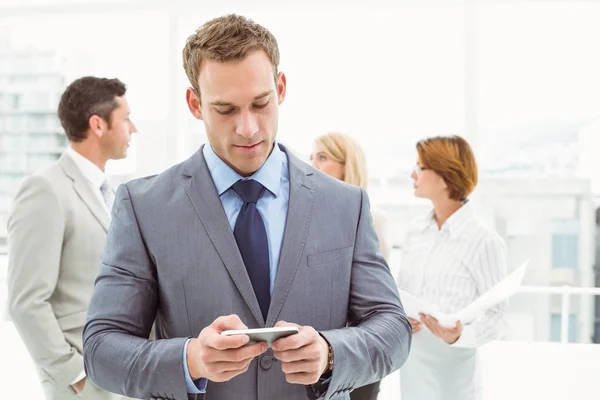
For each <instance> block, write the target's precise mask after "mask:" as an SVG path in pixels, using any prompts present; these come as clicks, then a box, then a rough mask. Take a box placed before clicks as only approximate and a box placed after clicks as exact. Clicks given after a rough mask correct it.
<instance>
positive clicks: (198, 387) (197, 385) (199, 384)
mask: <svg viewBox="0 0 600 400" xmlns="http://www.w3.org/2000/svg"><path fill="white" fill-rule="evenodd" d="M190 340H192V339H188V340H186V341H185V345H184V346H183V373H184V374H185V388H186V390H187V392H188V393H191V394H198V393H201V394H202V393H206V385H208V379H206V378H200V379H196V380H193V379H192V377H191V376H190V371H189V370H188V366H187V346H188V343H189V342H190Z"/></svg>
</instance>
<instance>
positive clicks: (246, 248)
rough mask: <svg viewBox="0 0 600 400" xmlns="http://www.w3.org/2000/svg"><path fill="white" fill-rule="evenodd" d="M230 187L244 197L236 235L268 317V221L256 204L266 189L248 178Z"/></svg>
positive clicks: (269, 279) (236, 226) (269, 294)
mask: <svg viewBox="0 0 600 400" xmlns="http://www.w3.org/2000/svg"><path fill="white" fill-rule="evenodd" d="M231 188H232V189H233V190H234V191H235V192H236V193H237V194H238V196H240V197H241V198H242V200H243V201H244V204H243V205H242V209H241V210H240V213H239V215H238V217H237V220H236V221H235V228H234V229H233V236H234V237H235V241H236V242H237V245H238V248H239V249H240V253H241V254H242V259H243V260H244V265H245V266H246V270H247V271H248V276H249V277H250V282H252V286H253V287H254V293H255V294H256V298H257V299H258V304H259V305H260V311H261V312H262V315H263V317H264V319H265V321H266V320H267V314H268V312H269V304H271V278H270V273H269V271H270V269H269V241H268V239H267V230H266V229H265V224H264V222H263V219H262V217H261V216H260V213H259V212H258V210H257V208H256V202H257V201H258V199H259V198H260V196H262V194H263V193H264V191H265V187H264V186H263V185H261V184H260V183H259V182H257V181H255V180H252V179H249V180H240V181H237V182H236V183H234V184H233V186H232V187H231Z"/></svg>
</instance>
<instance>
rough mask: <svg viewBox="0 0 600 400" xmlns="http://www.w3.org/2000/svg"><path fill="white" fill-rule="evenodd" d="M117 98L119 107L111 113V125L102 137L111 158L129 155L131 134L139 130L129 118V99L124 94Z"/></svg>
mask: <svg viewBox="0 0 600 400" xmlns="http://www.w3.org/2000/svg"><path fill="white" fill-rule="evenodd" d="M115 99H116V101H117V104H118V107H117V108H115V109H114V110H113V111H112V113H111V114H110V126H109V127H108V129H107V130H106V131H104V133H103V134H102V137H101V138H100V142H101V147H102V151H103V153H104V154H105V155H106V157H107V158H108V159H109V160H119V159H122V158H125V157H127V149H128V148H129V142H130V141H131V135H132V134H133V133H135V132H137V128H136V127H135V125H134V124H133V122H132V121H131V120H130V119H129V104H128V103H127V99H126V98H125V97H124V96H123V97H116V98H115Z"/></svg>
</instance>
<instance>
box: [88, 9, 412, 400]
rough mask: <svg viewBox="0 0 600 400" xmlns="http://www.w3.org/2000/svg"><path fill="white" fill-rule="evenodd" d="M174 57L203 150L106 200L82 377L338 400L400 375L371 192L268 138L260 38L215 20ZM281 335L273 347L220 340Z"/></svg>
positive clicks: (272, 55) (112, 385) (188, 392)
mask: <svg viewBox="0 0 600 400" xmlns="http://www.w3.org/2000/svg"><path fill="white" fill-rule="evenodd" d="M183 55H184V57H183V58H184V65H185V70H186V73H187V75H188V78H189V80H190V83H191V86H192V87H191V88H189V89H188V90H187V94H186V98H187V103H188V106H189V109H190V111H191V112H192V114H193V115H194V116H195V117H196V118H198V119H200V120H203V121H204V125H205V127H206V133H207V136H208V141H209V143H208V144H206V145H204V146H203V147H202V148H201V149H200V150H199V151H198V152H197V153H196V154H194V155H193V156H191V157H190V158H189V159H188V160H186V161H184V162H183V163H181V164H178V165H175V166H174V167H172V168H170V169H168V170H167V171H165V172H163V173H162V174H160V175H157V176H153V177H148V178H144V179H140V180H135V181H132V182H129V183H127V184H125V185H122V186H121V187H120V188H119V190H118V191H117V200H116V203H115V208H114V210H113V223H112V225H111V228H110V231H109V234H108V240H107V246H106V251H105V254H104V261H103V263H102V264H101V266H100V274H99V277H98V279H97V281H96V286H95V289H94V294H93V296H92V300H91V304H90V308H89V314H88V322H87V324H86V327H85V330H84V360H85V365H86V371H87V373H88V375H89V377H90V379H91V380H92V381H93V382H94V383H96V384H97V385H98V386H99V387H102V388H104V389H106V390H109V391H112V392H118V393H122V394H126V395H128V396H132V397H139V398H144V399H148V398H150V399H178V400H186V399H247V400H275V399H278V400H279V399H286V400H299V399H306V398H327V399H329V398H334V397H339V398H344V399H348V398H349V393H350V391H351V390H352V389H353V388H355V387H359V386H364V385H366V384H368V383H370V382H374V381H377V380H380V379H382V378H383V377H384V376H386V375H387V374H389V373H391V372H392V371H394V370H396V369H398V368H399V367H400V366H401V365H402V364H403V363H404V361H405V360H406V358H407V356H408V353H409V348H410V341H411V328H410V324H409V322H408V320H407V318H406V316H405V313H404V310H403V308H402V305H401V303H400V299H399V296H398V292H397V290H396V287H395V283H394V280H393V278H392V276H391V275H390V271H389V268H388V266H387V264H386V262H385V261H384V258H383V256H382V255H381V253H380V252H379V250H378V249H379V246H378V241H377V236H376V234H375V231H374V229H373V225H372V220H371V216H370V212H369V201H368V198H367V195H366V193H365V192H364V191H363V190H362V189H361V188H359V187H356V186H351V185H347V184H345V183H342V182H340V181H338V180H335V179H332V178H329V177H328V176H326V175H324V174H322V173H320V172H319V171H317V170H315V169H314V168H312V167H311V166H309V165H307V164H305V163H304V162H301V161H300V160H298V159H297V158H296V157H294V155H293V154H292V153H291V152H290V151H289V150H288V149H287V148H286V147H284V146H282V145H280V144H278V143H277V142H276V140H275V138H276V133H277V124H278V109H279V105H280V104H281V103H282V102H283V100H284V98H285V94H286V77H285V75H284V74H283V73H281V72H278V64H279V51H278V48H277V42H276V40H275V38H274V37H273V35H272V34H271V33H270V32H269V31H268V30H267V29H265V28H263V27H262V26H260V25H258V24H256V23H254V22H252V21H250V20H247V19H245V18H243V17H240V16H236V15H229V16H225V17H221V18H217V19H214V20H211V21H209V22H207V23H206V24H204V25H203V26H202V27H201V28H199V29H198V30H197V31H196V32H195V33H194V34H192V35H191V36H190V37H189V38H188V41H187V43H186V46H185V48H184V51H183ZM155 319H156V335H157V339H159V340H156V341H154V342H150V341H148V340H147V339H145V338H146V337H147V335H148V332H149V330H150V328H151V326H152V323H153V321H155ZM291 325H293V326H298V327H299V333H298V334H295V335H292V336H289V337H287V338H283V339H279V340H277V341H275V342H274V343H273V344H272V347H271V348H268V346H267V345H266V343H264V342H261V343H255V344H249V343H248V341H249V338H248V336H246V335H239V336H233V337H225V336H222V335H220V333H221V332H222V331H224V330H228V329H244V328H247V327H249V328H259V327H271V326H291Z"/></svg>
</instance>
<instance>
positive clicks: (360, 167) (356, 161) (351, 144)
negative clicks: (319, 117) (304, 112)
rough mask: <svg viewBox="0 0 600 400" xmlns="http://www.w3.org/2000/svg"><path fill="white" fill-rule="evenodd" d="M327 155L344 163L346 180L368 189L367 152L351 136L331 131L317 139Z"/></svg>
mask: <svg viewBox="0 0 600 400" xmlns="http://www.w3.org/2000/svg"><path fill="white" fill-rule="evenodd" d="M315 142H316V143H318V144H320V145H321V146H323V151H324V152H325V154H326V155H327V157H329V158H331V159H332V160H333V161H336V162H339V163H340V164H342V165H344V182H346V183H349V184H351V185H356V186H360V187H362V188H363V189H367V186H368V180H369V179H368V173H367V161H366V158H365V153H364V152H363V150H362V148H361V147H360V145H359V144H358V142H357V141H356V140H354V139H352V138H351V137H350V136H347V135H344V134H343V133H337V132H330V133H326V134H324V135H321V136H319V137H317V138H316V139H315Z"/></svg>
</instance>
